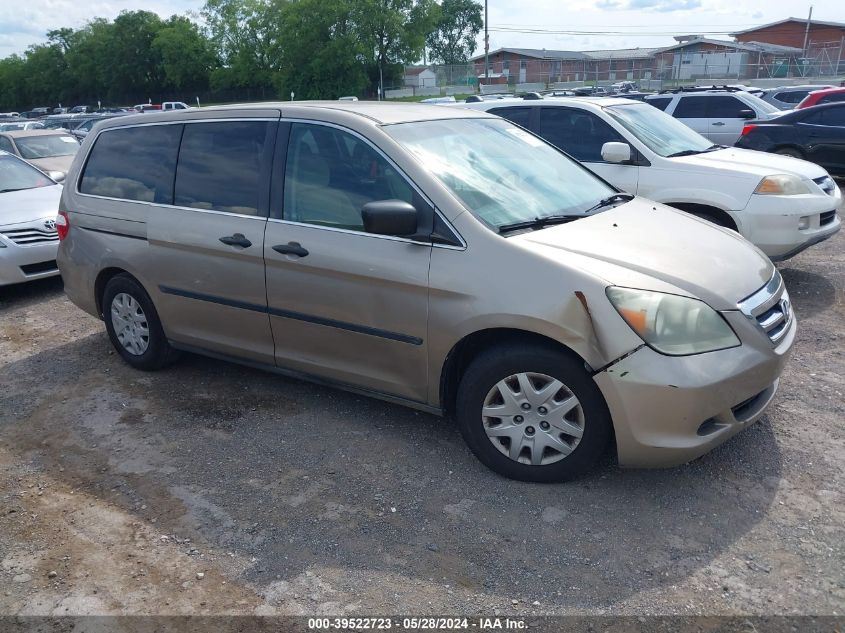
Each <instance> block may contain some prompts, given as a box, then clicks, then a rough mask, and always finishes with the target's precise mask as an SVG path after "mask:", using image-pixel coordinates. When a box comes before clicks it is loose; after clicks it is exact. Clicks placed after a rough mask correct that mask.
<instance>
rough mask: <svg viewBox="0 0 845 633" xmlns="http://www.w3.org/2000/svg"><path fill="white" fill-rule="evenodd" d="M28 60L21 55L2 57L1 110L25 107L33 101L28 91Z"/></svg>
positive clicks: (0, 63)
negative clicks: (26, 83) (26, 81)
mask: <svg viewBox="0 0 845 633" xmlns="http://www.w3.org/2000/svg"><path fill="white" fill-rule="evenodd" d="M25 78H26V60H25V59H24V58H23V57H21V56H20V55H10V56H9V57H6V58H5V59H0V111H3V112H6V111H11V110H16V109H24V108H25V107H26V106H27V104H29V103H30V102H31V100H30V99H29V95H28V94H27V91H26V85H25Z"/></svg>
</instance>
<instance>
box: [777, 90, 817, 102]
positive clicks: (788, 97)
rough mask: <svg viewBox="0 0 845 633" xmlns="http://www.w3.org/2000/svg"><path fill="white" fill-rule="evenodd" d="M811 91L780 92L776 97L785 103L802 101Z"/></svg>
mask: <svg viewBox="0 0 845 633" xmlns="http://www.w3.org/2000/svg"><path fill="white" fill-rule="evenodd" d="M809 93H810V91H809V90H795V91H793V92H779V93H777V94H776V95H775V96H774V98H775V99H777V100H778V101H782V102H783V103H800V102H801V100H802V99H804V97H806V96H807V95H808V94H809Z"/></svg>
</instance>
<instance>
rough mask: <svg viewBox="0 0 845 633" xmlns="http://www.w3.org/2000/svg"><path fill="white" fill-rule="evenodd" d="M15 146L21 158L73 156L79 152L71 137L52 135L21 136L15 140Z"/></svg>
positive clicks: (76, 143)
mask: <svg viewBox="0 0 845 633" xmlns="http://www.w3.org/2000/svg"><path fill="white" fill-rule="evenodd" d="M15 145H17V146H18V151H19V152H20V154H21V156H22V157H23V158H26V159H29V160H34V159H37V158H51V157H53V156H73V155H74V154H76V152H77V151H79V143H78V142H77V141H76V139H75V138H73V137H72V136H66V135H64V134H54V135H50V136H21V137H18V138H16V139H15Z"/></svg>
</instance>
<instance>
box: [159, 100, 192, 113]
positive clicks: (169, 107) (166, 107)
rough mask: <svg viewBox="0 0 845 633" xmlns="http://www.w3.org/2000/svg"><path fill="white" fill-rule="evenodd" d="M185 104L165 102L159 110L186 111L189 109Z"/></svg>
mask: <svg viewBox="0 0 845 633" xmlns="http://www.w3.org/2000/svg"><path fill="white" fill-rule="evenodd" d="M190 107H191V106H189V105H188V104H187V103H185V102H184V101H165V102H164V103H162V104H161V109H162V110H164V111H168V110H187V109H188V108H190Z"/></svg>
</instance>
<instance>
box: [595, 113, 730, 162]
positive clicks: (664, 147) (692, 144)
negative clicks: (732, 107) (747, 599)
mask: <svg viewBox="0 0 845 633" xmlns="http://www.w3.org/2000/svg"><path fill="white" fill-rule="evenodd" d="M604 111H605V112H607V113H608V114H609V115H610V116H612V117H613V118H614V119H616V120H617V121H618V122H619V124H620V125H622V127H624V128H625V129H626V130H628V131H629V132H630V133H631V134H633V135H634V136H635V137H637V139H639V140H640V141H641V142H642V143H643V144H644V145H645V146H646V147H648V148H649V149H650V150H651V151H653V152H654V153H655V154H659V155H660V156H663V157H664V158H665V157H667V156H688V155H691V154H700V153H701V152H706V151H709V150H712V149H718V148H719V146H718V145H713V143H712V141H708V140H707V139H706V138H704V137H703V136H701V134H699V133H698V132H696V131H694V130H692V129H691V128H688V127H687V126H686V125H684V124H683V123H681V122H680V121H679V120H678V119H676V118H675V117H673V116H670V115H668V114H666V113H665V112H663V111H662V110H658V109H657V108H655V107H653V106H650V105H649V104H647V103H632V104H625V105H615V106H609V107H606V108H605V109H604Z"/></svg>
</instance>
